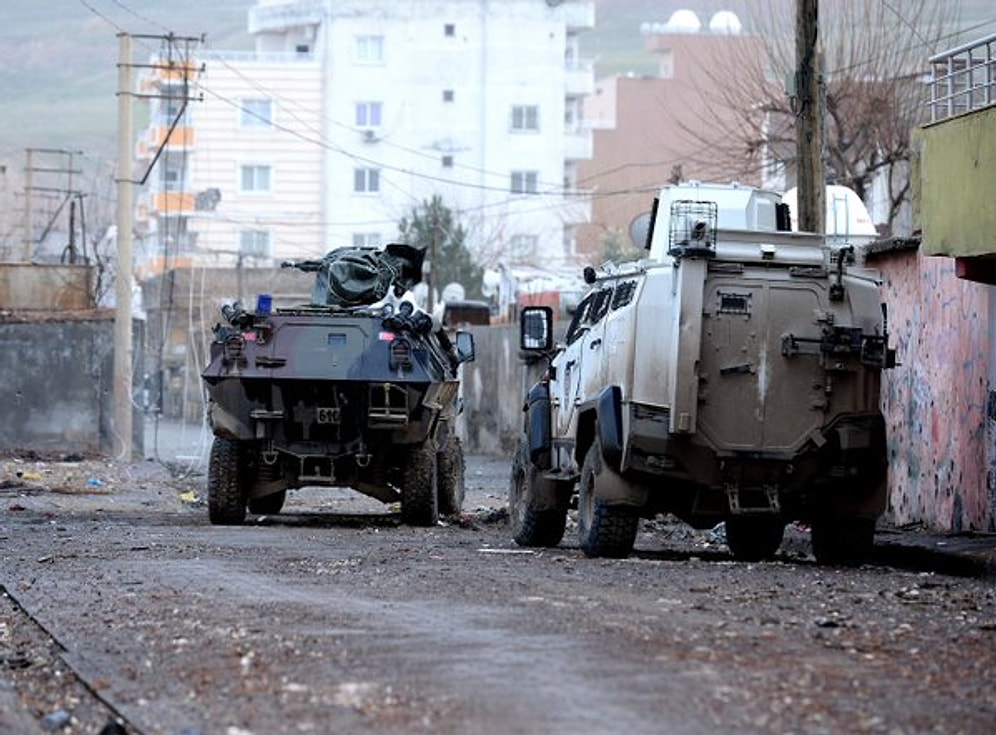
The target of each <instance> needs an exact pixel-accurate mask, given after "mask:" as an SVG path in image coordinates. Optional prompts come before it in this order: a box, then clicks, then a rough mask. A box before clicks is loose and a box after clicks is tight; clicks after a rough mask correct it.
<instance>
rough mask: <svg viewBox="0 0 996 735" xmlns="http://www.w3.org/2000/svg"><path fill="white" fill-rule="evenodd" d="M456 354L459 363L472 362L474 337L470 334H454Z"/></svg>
mask: <svg viewBox="0 0 996 735" xmlns="http://www.w3.org/2000/svg"><path fill="white" fill-rule="evenodd" d="M456 354H457V359H458V360H459V361H460V362H473V361H474V335H473V334H471V333H470V332H462V331H461V332H457V333H456Z"/></svg>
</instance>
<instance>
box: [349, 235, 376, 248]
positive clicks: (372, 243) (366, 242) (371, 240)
mask: <svg viewBox="0 0 996 735" xmlns="http://www.w3.org/2000/svg"><path fill="white" fill-rule="evenodd" d="M380 243H381V239H380V233H379V232H354V233H353V247H354V248H379V247H380Z"/></svg>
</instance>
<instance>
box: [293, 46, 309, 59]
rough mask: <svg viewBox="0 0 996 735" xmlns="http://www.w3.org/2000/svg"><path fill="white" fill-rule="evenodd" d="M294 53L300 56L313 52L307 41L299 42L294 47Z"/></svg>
mask: <svg viewBox="0 0 996 735" xmlns="http://www.w3.org/2000/svg"><path fill="white" fill-rule="evenodd" d="M294 53H296V54H298V55H300V56H306V55H307V54H310V53H311V46H309V45H308V44H306V43H299V44H298V45H297V46H295V47H294Z"/></svg>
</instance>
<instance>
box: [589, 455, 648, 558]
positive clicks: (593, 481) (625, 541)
mask: <svg viewBox="0 0 996 735" xmlns="http://www.w3.org/2000/svg"><path fill="white" fill-rule="evenodd" d="M606 472H611V470H610V469H608V468H607V467H606V466H605V463H604V462H603V461H602V448H601V446H600V445H599V443H598V441H597V440H596V441H595V442H594V443H593V444H592V445H591V447H590V448H589V449H588V454H586V455H585V458H584V465H583V466H582V468H581V487H580V489H579V495H578V541H579V543H580V544H581V550H582V551H583V552H584V553H585V556H589V557H609V558H613V559H624V558H625V557H627V556H629V554H630V552H631V551H633V544H634V543H635V542H636V531H637V528H638V527H639V523H640V515H639V513H638V512H637V509H636V508H633V507H631V506H628V505H607V504H606V503H604V502H603V501H601V500H599V499H598V498H597V497H596V494H595V488H596V486H597V484H598V481H599V478H600V477H602V476H603V475H604V473H606Z"/></svg>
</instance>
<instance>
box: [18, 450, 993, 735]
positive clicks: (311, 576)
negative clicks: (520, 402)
mask: <svg viewBox="0 0 996 735" xmlns="http://www.w3.org/2000/svg"><path fill="white" fill-rule="evenodd" d="M2 471H3V474H2V476H0V481H2V482H0V503H2V505H0V558H2V567H0V585H2V586H3V589H4V590H5V595H4V597H3V599H2V609H0V664H2V666H0V683H3V684H4V686H3V687H2V689H0V730H5V731H9V732H14V733H20V732H23V733H25V735H33V733H36V732H45V731H57V732H63V733H99V732H100V731H101V728H102V727H104V725H105V724H106V723H107V722H108V721H109V720H115V719H116V720H119V721H120V722H121V724H122V726H123V728H124V731H125V732H129V733H145V734H148V735H153V734H160V733H161V734H164V735H180V734H181V733H182V734H184V735H215V734H216V733H217V734H221V735H247V734H251V735H272V734H278V733H339V732H351V733H366V732H369V733H409V732H433V733H482V734H483V735H488V734H490V733H495V734H496V735H497V734H499V733H501V734H505V733H536V732H544V733H573V734H577V733H610V732H626V733H676V734H678V735H682V734H684V733H689V734H697V733H715V732H716V730H717V728H720V729H722V730H725V731H730V732H744V733H750V732H756V733H839V732H868V733H980V734H981V733H990V732H993V731H994V730H996V691H994V689H993V686H992V682H993V681H996V591H994V585H993V581H992V578H988V577H970V576H954V575H950V574H944V573H938V572H936V571H930V570H926V569H922V568H917V567H916V566H915V565H914V566H896V565H890V564H887V563H884V562H882V561H878V562H876V563H874V564H869V565H866V566H862V567H859V568H854V569H833V568H821V567H818V566H816V565H815V563H814V562H813V560H812V556H811V554H810V553H809V551H808V549H807V547H806V538H805V535H804V533H797V534H796V536H794V537H792V538H789V539H788V541H787V542H786V544H785V545H784V546H783V550H782V552H781V553H780V555H779V558H778V559H777V560H776V561H773V562H769V563H763V564H746V563H737V562H733V561H732V559H731V558H730V556H729V554H728V552H727V551H726V548H725V546H723V545H722V543H720V542H717V541H716V540H715V539H712V538H711V537H709V535H708V534H705V533H701V532H692V531H691V530H690V529H687V527H684V526H682V525H681V524H677V523H671V522H668V521H667V519H657V520H656V521H648V522H645V523H644V525H643V526H642V528H641V534H640V536H639V538H638V540H637V548H638V551H637V553H636V554H634V555H633V557H632V558H630V559H627V560H603V559H586V558H585V557H584V556H583V554H582V553H581V552H580V551H579V550H578V548H577V544H576V543H575V540H574V538H573V536H572V535H571V530H570V529H569V530H568V534H567V536H565V539H564V542H563V543H562V544H561V546H560V547H558V548H555V549H543V550H527V549H520V548H518V547H516V546H515V545H514V544H513V543H512V542H511V541H510V539H509V533H508V526H507V523H506V522H505V520H504V514H503V509H504V493H505V482H506V478H507V473H508V463H507V461H505V460H503V459H485V458H479V457H471V458H468V468H467V480H468V496H467V500H466V502H465V504H464V508H465V511H466V512H465V513H464V514H463V515H462V516H461V517H460V518H455V519H448V520H447V521H446V522H444V523H441V524H440V525H438V526H436V527H433V528H408V527H404V526H400V525H399V524H398V520H397V514H396V513H394V512H391V509H389V508H385V507H384V506H382V505H380V504H379V503H376V502H375V501H371V500H369V499H367V498H364V497H362V496H360V495H358V494H356V493H352V492H350V491H345V490H342V491H340V490H310V489H309V490H305V491H301V492H298V493H292V494H291V495H290V496H289V499H288V504H287V509H286V512H285V513H283V514H281V515H279V516H273V517H262V518H259V517H250V521H249V522H248V523H247V524H246V525H244V526H240V527H218V526H211V525H210V524H209V523H208V521H207V512H206V509H205V508H204V505H203V501H202V499H201V497H200V496H201V495H202V494H203V481H204V479H203V476H201V475H197V474H194V475H190V476H186V477H177V476H175V475H171V474H170V473H168V472H167V471H166V470H165V468H163V467H162V466H161V465H158V464H155V463H148V462H147V463H139V464H133V465H124V466H119V465H115V464H113V463H110V462H95V461H90V462H83V463H65V462H49V463H31V462H25V461H20V462H17V461H11V460H7V461H4V462H3V467H2ZM18 473H20V474H18Z"/></svg>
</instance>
